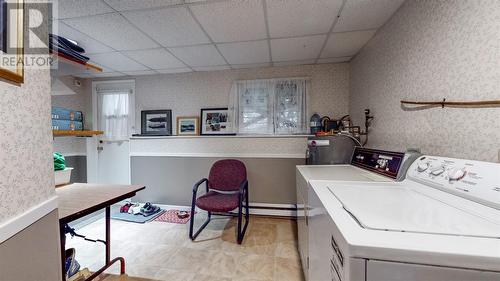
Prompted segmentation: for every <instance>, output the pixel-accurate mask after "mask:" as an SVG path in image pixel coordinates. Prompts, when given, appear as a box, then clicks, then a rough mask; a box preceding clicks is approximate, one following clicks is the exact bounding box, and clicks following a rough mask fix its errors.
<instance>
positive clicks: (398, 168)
mask: <svg viewBox="0 0 500 281" xmlns="http://www.w3.org/2000/svg"><path fill="white" fill-rule="evenodd" d="M414 155H415V154H407V155H405V154H404V153H400V152H392V151H383V150H375V149H368V148H362V147H356V148H355V149H354V152H353V155H352V160H351V164H345V165H340V164H339V165H304V166H297V169H296V183H297V210H298V213H297V229H298V246H299V247H298V248H299V253H300V257H301V261H302V268H303V271H304V276H305V278H306V280H308V279H309V278H308V275H309V273H308V263H309V250H308V245H309V238H308V237H309V234H308V231H309V230H308V210H309V209H310V208H309V206H308V205H309V204H308V192H309V191H308V190H309V182H310V181H311V180H331V181H333V180H334V181H363V182H393V181H395V180H396V179H397V178H398V176H399V177H403V176H404V174H405V166H408V165H405V164H407V162H409V163H410V164H411V162H412V161H413V160H414V159H415V156H414ZM418 156H419V155H418ZM406 168H407V167H406Z"/></svg>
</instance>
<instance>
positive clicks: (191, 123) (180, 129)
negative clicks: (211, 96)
mask: <svg viewBox="0 0 500 281" xmlns="http://www.w3.org/2000/svg"><path fill="white" fill-rule="evenodd" d="M199 134H200V117H197V116H194V117H177V135H179V136H184V135H191V136H193V135H195V136H196V135H199Z"/></svg>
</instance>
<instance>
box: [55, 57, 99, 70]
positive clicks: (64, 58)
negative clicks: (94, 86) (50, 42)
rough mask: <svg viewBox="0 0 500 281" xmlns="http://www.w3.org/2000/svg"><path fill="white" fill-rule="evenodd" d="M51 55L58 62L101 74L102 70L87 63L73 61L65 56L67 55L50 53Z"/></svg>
mask: <svg viewBox="0 0 500 281" xmlns="http://www.w3.org/2000/svg"><path fill="white" fill-rule="evenodd" d="M52 55H53V56H54V57H56V58H57V59H58V60H59V62H62V63H68V64H72V65H80V66H83V67H85V68H86V69H87V70H92V71H95V72H102V68H101V67H99V66H97V65H95V64H91V63H88V62H81V61H78V60H75V59H73V58H71V57H70V56H67V55H65V54H62V53H57V52H55V53H52Z"/></svg>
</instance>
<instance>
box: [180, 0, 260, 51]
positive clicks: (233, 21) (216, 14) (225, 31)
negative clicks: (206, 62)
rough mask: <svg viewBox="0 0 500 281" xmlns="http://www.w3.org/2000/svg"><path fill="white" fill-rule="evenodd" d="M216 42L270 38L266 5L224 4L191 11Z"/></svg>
mask: <svg viewBox="0 0 500 281" xmlns="http://www.w3.org/2000/svg"><path fill="white" fill-rule="evenodd" d="M190 9H191V11H192V12H193V14H194V15H195V17H196V18H197V19H198V21H199V22H200V24H201V25H202V26H203V28H204V29H205V31H206V32H207V33H208V35H209V36H210V37H211V38H212V40H213V41H214V42H217V43H219V42H234V41H244V40H257V39H265V38H266V37H267V33H266V25H265V19H264V9H263V6H262V1H255V0H253V1H248V0H236V1H222V2H216V3H207V4H202V5H195V6H191V7H190Z"/></svg>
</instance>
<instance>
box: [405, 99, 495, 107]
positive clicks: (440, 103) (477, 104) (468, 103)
mask: <svg viewBox="0 0 500 281" xmlns="http://www.w3.org/2000/svg"><path fill="white" fill-rule="evenodd" d="M401 104H402V105H405V104H411V105H421V106H441V107H443V108H444V107H445V106H455V107H488V106H490V107H496V106H500V100H488V101H446V99H443V100H442V101H406V100H402V101H401Z"/></svg>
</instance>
